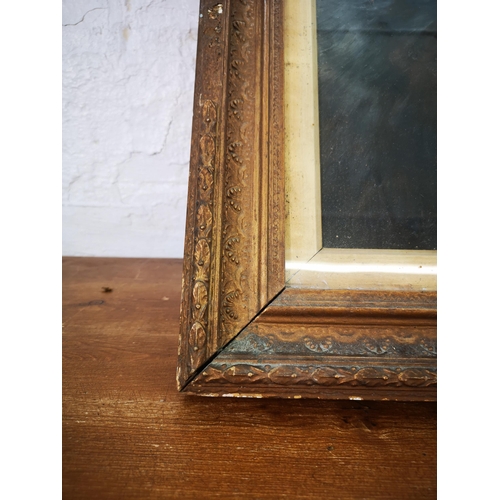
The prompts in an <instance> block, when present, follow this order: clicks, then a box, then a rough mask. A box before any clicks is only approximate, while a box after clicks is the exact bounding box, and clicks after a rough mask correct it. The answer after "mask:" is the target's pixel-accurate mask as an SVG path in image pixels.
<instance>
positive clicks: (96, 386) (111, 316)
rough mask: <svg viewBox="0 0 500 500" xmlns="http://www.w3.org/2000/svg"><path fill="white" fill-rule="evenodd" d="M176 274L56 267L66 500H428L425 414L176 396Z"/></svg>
mask: <svg viewBox="0 0 500 500" xmlns="http://www.w3.org/2000/svg"><path fill="white" fill-rule="evenodd" d="M181 273H182V262H181V261H180V260H161V259H150V260H146V259H104V258H102V259H101V258H99V259H91V258H65V259H64V261H63V323H64V328H63V494H64V498H71V499H79V498H82V499H88V498H93V499H95V498H120V499H127V498H141V499H143V498H186V499H188V498H196V499H198V498H199V499H203V498H251V499H255V498H263V499H270V498H299V499H300V498H320V499H324V498H343V499H349V498H370V499H377V498H384V499H385V498H395V499H401V498H405V499H407V498H415V499H426V498H435V497H436V405H435V404H433V403H395V402H364V401H361V402H360V401H340V402H338V401H317V400H291V401H288V400H272V399H266V400H254V399H252V400H248V399H221V398H217V399H214V398H199V397H194V396H187V395H185V394H182V393H178V392H177V390H176V382H175V370H176V362H177V343H178V326H179V306H180V301H179V299H180V288H181ZM102 287H109V288H112V290H113V291H112V292H108V293H104V292H103V291H102ZM167 299H168V300H167Z"/></svg>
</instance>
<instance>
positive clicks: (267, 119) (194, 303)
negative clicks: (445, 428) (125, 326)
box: [177, 0, 437, 400]
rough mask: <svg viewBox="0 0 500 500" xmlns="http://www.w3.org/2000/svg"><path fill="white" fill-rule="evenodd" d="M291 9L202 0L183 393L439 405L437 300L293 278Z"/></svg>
mask: <svg viewBox="0 0 500 500" xmlns="http://www.w3.org/2000/svg"><path fill="white" fill-rule="evenodd" d="M284 7H285V2H284V1H283V0H226V1H222V2H213V1H206V0H201V2H200V24H199V34H198V53H197V68H196V71H197V73H196V80H195V99H194V113H193V130H192V148H191V163H190V177H189V190H188V206H187V221H186V238H185V253H184V271H183V286H182V304H181V318H180V322H181V327H180V340H179V361H178V369H177V381H178V388H179V390H181V391H183V392H185V393H188V394H198V395H206V396H235V397H237V396H241V397H244V396H245V397H285V398H299V397H313V398H327V399H374V400H377V399H391V400H435V399H436V385H437V365H436V361H437V356H436V353H437V344H436V293H435V292H425V291H424V292H422V291H419V292H414V291H412V290H318V289H314V288H301V287H290V286H288V285H287V283H286V281H285V217H286V203H285V171H284V168H285V166H284V148H285V137H284V130H283V128H284V127H283V123H284V55H283V52H284V39H283V14H284V12H283V11H284Z"/></svg>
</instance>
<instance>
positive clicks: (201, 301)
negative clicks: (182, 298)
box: [193, 281, 208, 321]
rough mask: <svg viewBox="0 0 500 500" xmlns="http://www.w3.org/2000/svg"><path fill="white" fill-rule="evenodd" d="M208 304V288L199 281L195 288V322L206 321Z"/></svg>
mask: <svg viewBox="0 0 500 500" xmlns="http://www.w3.org/2000/svg"><path fill="white" fill-rule="evenodd" d="M207 304H208V292H207V287H206V286H205V284H204V283H202V282H201V281H197V282H196V283H195V285H194V288H193V318H194V319H195V320H198V321H204V315H205V310H206V308H207Z"/></svg>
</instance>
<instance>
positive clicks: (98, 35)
mask: <svg viewBox="0 0 500 500" xmlns="http://www.w3.org/2000/svg"><path fill="white" fill-rule="evenodd" d="M198 8H199V0H163V1H162V0H88V1H86V2H82V1H81V0H63V255H88V256H115V257H181V256H182V252H183V244H184V225H185V217H186V195H187V179H188V166H189V152H190V151H189V150H190V135H191V120H192V109H193V89H194V71H195V57H196V38H197V27H198Z"/></svg>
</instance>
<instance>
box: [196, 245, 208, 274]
mask: <svg viewBox="0 0 500 500" xmlns="http://www.w3.org/2000/svg"><path fill="white" fill-rule="evenodd" d="M194 261H195V264H196V275H195V279H196V280H200V281H205V282H208V275H209V273H210V247H209V246H208V243H207V240H205V239H202V240H199V241H198V243H196V248H195V250H194Z"/></svg>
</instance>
